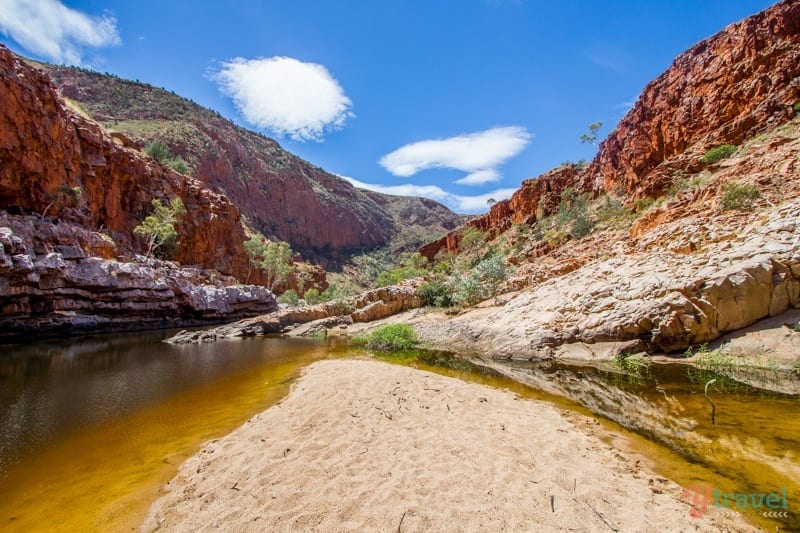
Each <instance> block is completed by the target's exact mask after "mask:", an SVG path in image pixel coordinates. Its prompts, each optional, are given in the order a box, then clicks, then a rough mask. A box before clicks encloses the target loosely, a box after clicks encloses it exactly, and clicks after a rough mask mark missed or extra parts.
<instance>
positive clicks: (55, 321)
mask: <svg viewBox="0 0 800 533" xmlns="http://www.w3.org/2000/svg"><path fill="white" fill-rule="evenodd" d="M116 251H117V250H116V246H115V245H114V243H113V242H110V241H109V240H107V238H104V237H103V235H101V234H100V233H97V232H92V231H89V230H86V229H85V228H82V227H81V226H78V225H75V224H72V223H70V222H61V223H59V224H53V223H51V222H49V221H46V220H41V219H39V218H38V217H30V216H14V215H6V214H0V310H1V311H2V313H0V342H3V341H14V340H20V339H24V338H29V337H42V336H53V335H70V334H76V333H86V332H95V331H98V330H100V331H113V330H125V329H146V328H153V327H167V326H178V325H194V324H202V323H207V322H209V321H220V320H225V319H233V318H239V317H242V316H250V315H253V314H257V313H265V312H270V311H274V310H276V309H277V307H278V305H277V302H276V301H275V296H274V295H273V294H272V293H271V292H270V291H268V290H267V289H265V288H264V287H260V286H253V285H240V284H238V283H237V282H236V280H235V279H234V278H228V277H225V276H219V275H217V274H212V273H210V272H208V271H205V270H203V269H200V268H193V267H179V266H178V265H176V264H175V263H171V262H165V261H158V260H154V259H146V258H144V257H142V256H137V257H135V258H133V260H132V261H127V262H126V261H118V260H116V259H114V258H113V257H114V256H115V255H116ZM109 257H111V259H109Z"/></svg>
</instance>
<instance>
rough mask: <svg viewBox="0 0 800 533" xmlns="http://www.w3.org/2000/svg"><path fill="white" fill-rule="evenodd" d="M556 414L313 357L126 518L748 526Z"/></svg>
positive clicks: (255, 526)
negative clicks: (700, 506) (288, 386)
mask: <svg viewBox="0 0 800 533" xmlns="http://www.w3.org/2000/svg"><path fill="white" fill-rule="evenodd" d="M570 419H573V420H574V416H570V417H569V418H568V417H566V416H565V415H564V414H563V413H562V412H561V410H560V409H558V408H557V407H554V406H552V405H550V404H547V403H545V402H541V401H536V400H527V399H522V398H520V397H519V396H517V395H515V394H513V393H511V392H508V391H503V390H499V389H493V388H490V387H486V386H483V385H478V384H473V383H467V382H464V381H461V380H458V379H455V378H448V377H444V376H440V375H437V374H433V373H430V372H426V371H422V370H417V369H413V368H408V367H402V366H398V365H392V364H388V363H384V362H379V361H372V360H349V359H347V360H325V361H319V362H316V363H314V364H312V365H310V366H309V367H307V368H306V369H305V370H304V373H303V376H302V377H301V378H300V379H299V381H298V382H297V383H295V385H294V386H293V388H292V391H291V392H290V394H289V395H288V396H287V397H286V398H285V399H284V400H282V401H281V402H279V403H278V404H276V405H274V406H273V407H271V408H269V409H268V410H266V411H264V412H262V413H260V414H258V415H256V416H254V417H253V418H251V419H250V420H248V421H247V422H246V423H245V424H243V425H242V426H240V427H239V428H237V429H236V430H234V431H233V432H232V433H230V434H229V435H227V436H225V437H223V438H221V439H217V440H214V441H211V442H208V443H206V444H205V445H204V446H203V447H202V448H201V449H200V451H199V452H198V453H197V454H195V455H194V456H193V457H191V458H190V459H188V460H187V461H186V462H185V463H184V464H183V465H182V466H181V468H180V470H179V472H178V474H177V476H176V477H175V478H173V479H172V480H171V481H170V482H169V483H168V484H167V485H166V486H165V487H164V494H163V495H162V496H161V497H160V498H159V499H158V500H157V501H156V502H155V503H154V504H153V505H152V506H151V508H150V510H149V513H148V516H147V518H146V520H145V522H144V523H143V524H142V528H141V529H142V530H143V531H157V530H169V531H211V530H231V531H232V530H235V531H264V530H270V531H299V530H302V531H378V530H380V531H387V530H392V531H396V530H398V529H400V530H402V531H430V530H448V531H497V530H509V531H530V530H538V531H542V530H551V531H559V530H569V529H572V530H579V531H601V530H606V531H614V530H619V531H630V530H635V531H654V532H655V531H757V529H756V528H754V527H752V526H750V525H748V524H747V523H746V522H744V521H743V519H742V518H741V517H739V516H738V515H735V514H732V513H723V512H720V511H718V510H716V509H713V507H709V508H708V509H707V512H697V510H695V511H694V512H692V511H693V507H692V505H691V502H690V501H689V499H687V498H686V496H685V495H684V491H683V489H682V488H681V487H680V486H678V485H677V484H675V483H673V482H671V481H669V480H667V479H665V478H663V477H660V476H658V475H656V474H654V473H652V472H650V471H648V470H647V469H646V468H645V467H643V466H641V465H640V463H639V462H634V461H632V460H630V459H626V458H625V457H624V456H622V455H621V454H620V453H619V452H618V451H617V450H615V449H614V448H613V447H611V446H610V445H608V444H605V443H604V442H602V441H600V440H599V439H598V438H596V437H594V436H592V435H590V434H588V433H587V432H585V431H583V430H582V429H580V428H579V427H578V426H576V425H575V424H574V423H573V422H572V421H571V420H570ZM587 421H588V422H591V419H588V418H587ZM698 515H699V516H698Z"/></svg>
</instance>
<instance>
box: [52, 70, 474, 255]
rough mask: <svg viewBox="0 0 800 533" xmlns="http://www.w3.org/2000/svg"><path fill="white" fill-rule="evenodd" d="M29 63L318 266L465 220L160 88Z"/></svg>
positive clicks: (415, 241) (429, 235)
mask: <svg viewBox="0 0 800 533" xmlns="http://www.w3.org/2000/svg"><path fill="white" fill-rule="evenodd" d="M37 66H39V67H40V68H42V69H43V70H45V71H46V72H47V73H48V74H49V75H50V77H51V78H52V79H53V81H54V82H55V83H56V85H57V86H58V87H59V89H60V91H61V93H62V95H63V96H64V97H65V98H67V99H68V100H72V101H74V102H75V103H77V105H78V106H79V107H80V108H81V109H82V110H83V111H85V112H86V113H87V114H88V115H89V116H91V118H92V119H93V120H96V121H97V122H99V123H100V124H101V125H103V126H104V127H105V128H106V129H108V130H109V131H111V132H117V133H119V134H122V135H123V136H125V137H127V138H128V139H130V140H131V141H132V142H133V143H134V145H135V146H137V147H139V148H141V147H143V146H144V145H145V144H146V143H148V142H150V141H152V140H159V141H162V142H163V143H165V144H166V145H167V146H168V147H169V148H170V150H171V151H172V153H173V154H175V155H177V156H180V157H182V158H183V159H184V160H186V161H187V163H189V165H190V167H192V171H191V172H190V173H191V174H192V175H193V176H194V177H196V178H197V179H199V180H200V181H202V182H203V183H204V184H205V185H206V186H207V187H208V188H210V189H211V190H212V191H215V192H218V193H221V194H224V195H225V196H227V197H228V198H230V199H231V201H232V202H233V203H234V204H235V205H236V206H237V207H238V208H239V210H240V211H241V213H242V215H244V217H246V220H247V223H248V224H249V225H250V226H252V227H253V228H254V229H256V230H258V231H260V232H262V233H264V234H265V235H267V236H269V237H273V238H276V239H280V240H284V241H287V242H289V243H290V244H291V245H292V247H293V248H294V249H295V250H296V251H299V252H300V253H301V254H303V256H304V257H305V258H306V259H309V260H312V261H318V262H320V263H322V264H324V265H325V266H326V267H333V268H336V267H337V266H339V265H340V264H341V263H342V262H343V261H345V260H346V259H347V258H348V256H349V255H351V254H355V253H359V252H362V251H365V250H370V249H376V248H382V247H390V248H392V249H414V248H416V247H417V246H419V245H421V244H423V243H424V242H426V241H429V240H432V239H435V238H437V237H439V236H441V235H443V234H445V233H447V231H449V230H452V229H454V228H455V227H456V226H457V225H459V224H460V223H461V222H463V220H464V217H462V216H459V215H456V214H455V213H453V212H452V211H450V210H449V209H447V208H446V207H445V206H443V205H441V204H439V203H437V202H435V201H432V200H428V199H423V198H413V197H398V196H389V195H383V194H379V193H375V192H371V191H365V190H362V189H357V188H355V187H353V186H352V185H351V184H350V183H348V182H347V181H345V180H343V179H342V178H339V177H338V176H335V175H333V174H331V173H328V172H326V171H324V170H322V169H321V168H319V167H317V166H315V165H313V164H311V163H308V162H306V161H304V160H302V159H300V158H299V157H297V156H295V155H293V154H291V153H289V152H287V151H285V150H283V149H282V148H281V147H280V145H279V144H278V143H277V142H275V141H274V140H272V139H270V138H268V137H266V136H264V135H261V134H259V133H256V132H253V131H250V130H246V129H244V128H241V127H239V126H236V125H235V124H233V123H232V122H231V121H229V120H227V119H225V118H223V117H222V116H221V115H219V113H216V112H214V111H211V110H209V109H206V108H203V107H201V106H199V105H197V104H195V103H193V102H191V101H189V100H186V99H184V98H182V97H180V96H177V95H175V94H173V93H170V92H168V91H166V90H163V89H158V88H156V87H153V86H150V85H147V84H143V83H139V82H134V81H128V80H123V79H120V78H117V77H114V76H110V75H105V74H100V73H97V72H92V71H88V70H84V69H79V68H71V67H56V66H51V65H41V64H37Z"/></svg>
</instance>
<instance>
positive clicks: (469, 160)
mask: <svg viewBox="0 0 800 533" xmlns="http://www.w3.org/2000/svg"><path fill="white" fill-rule="evenodd" d="M530 140H531V134H530V133H528V131H527V130H526V129H525V128H521V127H519V126H506V127H502V128H492V129H488V130H484V131H479V132H476V133H467V134H464V135H458V136H456V137H450V138H447V139H433V140H427V141H419V142H415V143H411V144H407V145H405V146H402V147H400V148H398V149H397V150H395V151H394V152H391V153H389V154H386V155H385V156H383V157H382V158H381V160H380V164H381V166H383V168H385V169H386V170H388V171H389V172H391V173H392V174H394V175H395V176H401V177H409V176H413V175H414V174H416V173H417V172H420V171H421V170H425V169H428V168H454V169H457V170H463V171H464V172H469V173H470V175H469V176H466V177H465V178H462V179H461V180H459V181H458V183H462V184H468V185H476V184H483V183H487V182H489V181H497V180H498V179H499V178H500V175H499V172H498V171H497V169H496V167H498V166H500V165H502V164H503V163H505V162H506V161H507V160H508V159H510V158H512V157H514V156H515V155H517V154H518V153H520V152H521V151H522V150H523V149H524V148H525V146H526V145H527V144H528V143H529V142H530ZM490 176H491V177H492V178H493V179H491V180H489V179H486V178H488V177H490Z"/></svg>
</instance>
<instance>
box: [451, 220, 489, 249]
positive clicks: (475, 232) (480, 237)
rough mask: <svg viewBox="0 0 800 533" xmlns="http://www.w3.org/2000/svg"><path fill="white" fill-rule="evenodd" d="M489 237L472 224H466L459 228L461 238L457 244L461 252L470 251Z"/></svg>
mask: <svg viewBox="0 0 800 533" xmlns="http://www.w3.org/2000/svg"><path fill="white" fill-rule="evenodd" d="M488 238H489V234H488V233H486V232H485V231H481V230H479V229H478V228H475V227H473V226H466V227H465V228H464V229H463V230H461V240H459V241H458V246H459V248H461V250H462V251H463V252H470V251H472V250H476V249H478V248H481V247H483V245H484V244H486V241H487V240H488Z"/></svg>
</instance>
